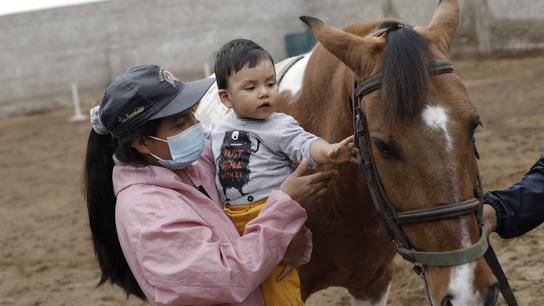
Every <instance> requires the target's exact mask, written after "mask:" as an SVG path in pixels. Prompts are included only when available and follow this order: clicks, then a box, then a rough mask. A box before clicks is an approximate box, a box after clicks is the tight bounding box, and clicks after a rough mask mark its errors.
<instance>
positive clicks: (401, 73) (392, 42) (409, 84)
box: [346, 20, 432, 122]
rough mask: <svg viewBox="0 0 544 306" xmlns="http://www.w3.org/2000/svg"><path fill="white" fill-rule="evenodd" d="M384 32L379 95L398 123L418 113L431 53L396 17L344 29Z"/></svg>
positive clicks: (428, 70) (430, 66)
mask: <svg viewBox="0 0 544 306" xmlns="http://www.w3.org/2000/svg"><path fill="white" fill-rule="evenodd" d="M383 28H389V29H391V30H390V31H388V32H387V33H385V34H384V35H386V42H387V43H386V48H385V55H384V60H383V68H382V75H383V83H382V97H383V106H384V109H385V111H386V112H387V113H388V116H386V117H387V118H390V119H391V121H393V122H399V121H403V120H406V119H410V118H414V116H417V115H418V114H420V113H421V109H422V107H423V105H424V102H425V101H424V100H423V99H424V98H425V96H426V94H427V90H428V84H429V80H430V78H431V73H432V54H431V50H430V48H429V45H428V43H427V41H426V39H425V38H424V37H423V36H421V34H419V33H418V32H416V31H414V30H413V29H411V28H410V27H409V26H404V25H403V24H402V23H400V22H399V21H396V20H385V21H382V22H378V23H370V24H369V23H366V24H359V25H353V26H350V27H348V28H346V31H348V32H351V33H354V34H357V35H361V36H364V35H368V34H369V32H370V31H372V30H375V29H383Z"/></svg>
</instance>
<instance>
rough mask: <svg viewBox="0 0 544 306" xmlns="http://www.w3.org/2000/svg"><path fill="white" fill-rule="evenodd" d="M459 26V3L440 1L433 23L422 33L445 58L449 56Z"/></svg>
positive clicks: (451, 0) (447, 0) (455, 0)
mask: <svg viewBox="0 0 544 306" xmlns="http://www.w3.org/2000/svg"><path fill="white" fill-rule="evenodd" d="M458 26H459V1H458V0H440V1H439V2H438V7H437V8H436V9H435V11H434V13H433V17H432V19H431V23H430V24H429V26H428V27H427V28H425V29H423V31H422V32H423V35H425V36H427V38H428V39H429V40H430V41H431V43H432V44H434V45H435V46H436V47H437V48H438V50H440V51H441V52H442V53H443V55H444V56H447V55H448V54H449V51H450V47H451V45H452V43H453V37H454V36H455V33H456V32H457V27H458Z"/></svg>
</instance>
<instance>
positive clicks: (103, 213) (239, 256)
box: [85, 65, 334, 306]
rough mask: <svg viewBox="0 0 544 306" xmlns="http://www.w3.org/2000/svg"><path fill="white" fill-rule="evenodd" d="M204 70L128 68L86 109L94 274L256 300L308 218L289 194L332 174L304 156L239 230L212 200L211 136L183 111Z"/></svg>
mask: <svg viewBox="0 0 544 306" xmlns="http://www.w3.org/2000/svg"><path fill="white" fill-rule="evenodd" d="M213 81H214V80H213V79H203V80H199V81H195V82H190V83H182V82H180V81H179V80H178V79H176V78H175V77H174V76H173V75H172V74H171V73H170V72H168V71H167V70H166V69H164V68H162V67H159V66H155V65H144V66H138V67H133V68H131V69H129V70H128V71H127V72H126V73H124V74H123V75H121V76H119V77H117V78H116V79H115V80H114V81H113V82H112V84H111V85H110V86H109V87H108V88H107V90H106V93H105V95H104V98H103V100H102V103H101V104H100V106H98V107H95V108H93V109H92V110H91V122H92V124H93V129H92V130H91V132H90V135H89V140H88V147H87V157H86V164H85V193H86V199H87V207H88V212H89V223H90V227H91V233H92V240H93V244H94V249H95V253H96V256H97V258H98V262H99V265H100V269H101V271H102V277H101V279H100V284H102V283H105V282H107V281H110V282H112V283H114V284H117V285H119V286H120V287H122V288H123V289H124V290H125V291H126V293H127V294H134V295H136V296H138V297H140V298H141V299H143V300H147V301H148V302H149V303H151V304H152V305H207V304H227V305H248V306H249V305H252V306H260V305H263V306H264V303H263V300H262V296H261V293H260V291H259V284H260V283H261V282H262V281H263V280H264V279H265V278H266V277H267V276H268V274H269V273H270V271H272V269H273V268H274V267H275V266H276V265H277V264H278V263H279V262H280V260H282V257H283V256H284V254H285V252H286V250H287V247H288V244H289V242H290V241H291V240H292V239H293V237H294V236H295V234H297V232H299V231H300V230H301V228H302V226H303V224H304V222H305V220H306V213H305V210H304V209H303V208H301V207H300V205H299V204H298V203H297V202H301V201H308V202H309V203H311V202H312V201H314V200H315V199H316V198H318V197H319V196H320V195H321V194H322V193H323V192H324V190H326V187H327V184H328V182H329V180H330V179H331V178H332V177H333V176H334V173H333V172H320V173H316V174H312V175H303V173H304V171H305V168H306V165H307V163H305V162H303V163H302V164H301V166H299V168H298V169H297V170H296V171H295V172H294V173H293V174H292V175H291V176H290V177H289V178H288V179H287V180H286V181H285V182H284V183H283V185H281V188H280V190H277V191H275V192H273V193H272V194H271V195H270V197H269V199H268V202H267V204H265V206H264V207H263V209H262V211H261V213H260V214H259V216H258V217H257V218H256V219H254V220H253V221H251V222H249V223H248V224H247V226H246V232H245V233H244V235H243V236H240V235H239V234H238V232H237V230H236V228H235V227H234V225H233V224H232V222H231V221H230V219H229V218H228V217H227V216H226V215H225V214H224V212H223V210H222V207H221V206H220V204H219V203H220V201H219V197H218V193H217V190H216V189H215V183H214V177H215V176H214V171H215V166H214V160H213V158H212V153H211V145H210V142H209V140H207V139H206V135H205V134H206V132H205V131H204V129H203V127H202V125H201V124H200V123H199V122H198V121H197V120H196V119H195V117H194V116H193V113H192V108H193V106H194V105H195V104H196V103H197V102H198V101H199V100H200V99H201V98H202V96H203V95H204V93H205V92H206V91H207V89H208V88H209V87H210V85H211V84H212V83H213ZM268 204H270V205H268ZM272 207H273V209H272ZM310 249H311V246H310V244H308V245H307V246H306V248H305V250H304V251H305V252H303V253H304V254H303V255H302V256H298V258H296V260H298V263H301V262H303V261H304V260H307V259H308V256H309V252H310ZM291 264H293V262H291Z"/></svg>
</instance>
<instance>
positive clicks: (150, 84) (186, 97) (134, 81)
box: [98, 65, 215, 138]
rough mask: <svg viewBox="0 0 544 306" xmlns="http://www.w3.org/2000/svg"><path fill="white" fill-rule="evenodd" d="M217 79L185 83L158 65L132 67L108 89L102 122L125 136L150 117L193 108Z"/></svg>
mask: <svg viewBox="0 0 544 306" xmlns="http://www.w3.org/2000/svg"><path fill="white" fill-rule="evenodd" d="M214 82H215V79H214V78H206V79H202V80H197V81H193V82H187V83H184V82H182V81H180V80H178V79H177V78H176V77H175V76H174V75H173V74H172V73H171V72H169V71H168V70H167V69H165V68H163V67H161V66H157V65H141V66H136V67H132V68H130V69H129V70H128V71H127V72H125V73H124V74H122V75H120V76H118V77H117V78H115V80H113V82H112V83H111V84H110V86H109V87H108V88H107V89H106V92H105V94H104V98H103V99H102V103H101V104H100V107H99V111H98V114H99V117H100V121H101V123H102V124H103V125H104V127H105V128H106V129H107V130H108V131H109V132H110V133H111V134H112V136H113V137H115V138H119V137H123V136H126V135H128V134H130V133H131V132H132V131H134V130H135V129H137V128H138V127H140V126H142V125H143V124H145V123H146V122H147V121H149V120H153V119H159V118H164V117H168V116H171V115H174V114H178V113H181V112H183V111H186V110H187V109H190V108H191V107H193V106H194V105H195V104H196V103H197V102H199V101H200V99H202V97H203V96H204V94H205V93H206V92H207V91H208V89H209V88H210V86H211V85H212V84H213V83H214Z"/></svg>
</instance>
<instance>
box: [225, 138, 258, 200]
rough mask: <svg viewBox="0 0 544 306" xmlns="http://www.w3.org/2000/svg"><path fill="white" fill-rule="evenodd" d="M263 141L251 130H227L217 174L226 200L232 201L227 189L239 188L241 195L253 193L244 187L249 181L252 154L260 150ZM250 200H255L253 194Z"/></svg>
mask: <svg viewBox="0 0 544 306" xmlns="http://www.w3.org/2000/svg"><path fill="white" fill-rule="evenodd" d="M260 144H261V142H260V140H259V139H257V138H256V137H254V136H252V135H251V134H250V133H249V132H244V131H227V132H225V137H223V143H222V144H221V150H220V152H219V157H218V158H217V160H216V164H217V165H218V166H219V170H218V173H217V176H218V177H219V182H220V183H221V186H222V187H223V194H224V195H225V199H226V201H227V202H228V201H230V200H231V199H229V197H228V196H227V189H229V188H234V189H236V190H238V192H239V193H240V195H241V196H245V195H247V194H250V193H253V192H254V191H252V192H247V191H246V193H244V191H243V187H244V186H245V185H247V183H249V175H250V174H251V170H250V168H249V161H250V159H251V154H254V153H256V152H257V151H259V146H260ZM247 200H248V202H252V201H253V197H252V196H248V199H247Z"/></svg>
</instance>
